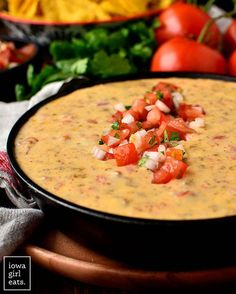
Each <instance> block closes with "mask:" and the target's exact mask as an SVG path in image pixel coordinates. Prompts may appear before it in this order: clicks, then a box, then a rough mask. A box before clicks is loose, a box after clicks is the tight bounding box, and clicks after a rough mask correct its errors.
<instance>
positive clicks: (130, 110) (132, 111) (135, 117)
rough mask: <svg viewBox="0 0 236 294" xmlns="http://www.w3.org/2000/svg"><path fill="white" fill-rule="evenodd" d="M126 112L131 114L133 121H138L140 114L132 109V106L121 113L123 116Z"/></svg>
mask: <svg viewBox="0 0 236 294" xmlns="http://www.w3.org/2000/svg"><path fill="white" fill-rule="evenodd" d="M126 114H131V115H132V116H133V118H134V120H135V121H138V120H139V119H140V114H139V113H138V112H137V111H134V110H133V109H132V108H130V109H129V110H127V111H125V112H124V113H123V117H124V116H125V115H126Z"/></svg>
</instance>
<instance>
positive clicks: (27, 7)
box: [18, 0, 39, 18]
mask: <svg viewBox="0 0 236 294" xmlns="http://www.w3.org/2000/svg"><path fill="white" fill-rule="evenodd" d="M38 4H39V0H28V1H26V0H25V1H24V2H23V3H22V5H21V6H20V7H19V12H18V13H19V15H21V16H25V17H26V18H33V17H34V16H35V15H36V13H37V10H38Z"/></svg>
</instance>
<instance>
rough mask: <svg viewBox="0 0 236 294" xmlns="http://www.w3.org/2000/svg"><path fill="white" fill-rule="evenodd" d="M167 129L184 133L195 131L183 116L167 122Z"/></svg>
mask: <svg viewBox="0 0 236 294" xmlns="http://www.w3.org/2000/svg"><path fill="white" fill-rule="evenodd" d="M166 129H167V130H168V131H172V132H179V133H182V134H186V133H194V132H195V131H194V130H193V129H191V128H189V127H188V126H187V124H186V123H185V121H184V120H183V119H182V118H176V119H173V120H171V121H169V122H168V123H167V127H166Z"/></svg>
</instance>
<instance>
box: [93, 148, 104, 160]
mask: <svg viewBox="0 0 236 294" xmlns="http://www.w3.org/2000/svg"><path fill="white" fill-rule="evenodd" d="M92 153H93V156H94V157H95V158H97V159H100V160H103V159H104V157H105V155H106V152H105V151H103V150H101V149H100V148H98V147H94V148H93V151H92Z"/></svg>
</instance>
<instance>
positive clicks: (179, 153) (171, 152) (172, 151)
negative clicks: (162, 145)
mask: <svg viewBox="0 0 236 294" xmlns="http://www.w3.org/2000/svg"><path fill="white" fill-rule="evenodd" d="M166 155H167V156H171V157H173V158H174V159H177V160H183V150H180V149H176V148H168V149H167V150H166Z"/></svg>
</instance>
